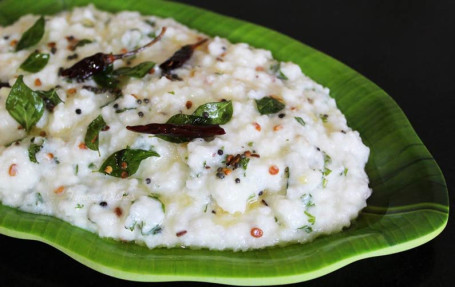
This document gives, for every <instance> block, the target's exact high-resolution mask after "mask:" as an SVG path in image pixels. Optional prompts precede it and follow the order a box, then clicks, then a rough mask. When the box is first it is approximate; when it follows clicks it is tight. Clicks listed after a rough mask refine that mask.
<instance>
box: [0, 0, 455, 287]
mask: <svg viewBox="0 0 455 287" xmlns="http://www.w3.org/2000/svg"><path fill="white" fill-rule="evenodd" d="M179 2H184V3H189V4H193V5H195V6H199V7H202V8H207V9H209V10H212V11H215V12H219V13H221V14H224V15H228V16H232V17H236V18H239V19H242V20H247V21H250V22H253V23H256V24H259V25H262V26H265V27H268V28H271V29H274V30H277V31H279V32H281V33H284V34H286V35H289V36H291V37H293V38H295V39H297V40H300V41H301V42H303V43H305V44H308V45H310V46H312V47H314V48H316V49H318V50H321V51H323V52H325V53H327V54H329V55H331V56H332V57H334V58H336V59H338V60H340V61H342V62H344V63H345V64H347V65H348V66H350V67H352V68H354V69H355V70H357V71H358V72H360V73H361V74H363V75H365V76H366V77H367V78H369V79H371V80H372V81H373V82H375V83H376V84H378V85H379V86H380V87H381V88H383V89H384V90H385V91H386V92H387V93H388V94H389V95H390V96H391V97H392V98H393V99H395V101H396V102H397V103H398V104H399V106H400V107H401V108H402V109H403V111H404V112H405V113H406V115H407V116H408V118H409V120H410V122H411V124H412V125H413V127H414V128H415V130H416V131H417V134H418V135H419V136H420V138H421V139H422V141H423V142H424V144H425V145H426V146H427V148H428V149H429V151H430V152H431V153H432V155H433V156H434V157H435V159H436V161H437V162H438V164H439V166H440V167H441V169H442V171H443V173H444V175H445V178H446V181H447V185H448V186H449V188H451V187H452V186H453V184H454V175H455V173H454V167H453V165H452V164H451V163H450V162H449V161H450V160H452V161H453V160H454V152H453V149H452V145H451V141H450V139H451V138H452V136H453V132H452V126H453V124H454V123H455V121H454V118H455V117H454V115H453V113H452V111H453V110H454V108H455V105H454V103H455V100H454V97H455V88H454V82H455V80H454V78H455V72H454V70H453V67H455V57H454V52H455V45H454V41H453V39H454V37H455V16H454V15H453V14H454V12H453V11H454V9H455V5H454V4H455V3H454V2H455V1H411V0H409V1H404V0H397V1H393V0H389V1H379V0H374V1H373V0H368V1H361V0H358V1H342V0H339V1H316V0H312V1H285V0H281V1H259V0H255V1H252V0H244V1H238V0H236V1H232V0H231V1H209V0H206V1H202V0H201V1H198V0H185V1H179ZM450 195H451V196H452V197H453V196H454V194H453V193H451V194H450ZM451 208H453V204H451ZM452 221H453V216H451V218H450V219H449V224H448V226H447V227H446V229H445V230H444V231H443V233H442V234H441V235H439V236H438V237H437V238H436V239H434V240H432V241H430V242H429V243H427V244H424V245H422V246H420V247H417V248H414V249H412V250H409V251H405V252H401V253H398V254H394V255H387V256H382V257H376V258H370V259H365V260H361V261H358V262H355V263H352V264H350V265H348V266H346V267H344V268H342V269H340V270H337V271H335V272H333V273H331V274H329V275H326V276H323V277H321V278H318V279H314V280H311V281H308V282H305V283H300V284H295V285H299V286H455V282H452V280H451V279H452V278H454V279H455V277H454V276H455V266H454V264H453V263H452V262H453V257H454V256H455V252H454V251H455V228H454V224H453V222H452ZM454 281H455V280H454ZM0 285H1V286H14V285H17V286H19V285H20V286H112V287H113V286H140V285H141V286H145V285H155V286H158V285H159V286H163V285H164V286H171V285H173V286H175V285H177V284H176V283H172V282H171V283H155V284H152V283H135V282H128V281H123V280H119V279H115V278H111V277H108V276H106V275H103V274H100V273H98V272H96V271H93V270H91V269H89V268H87V267H85V266H83V265H81V264H79V263H77V262H76V261H74V260H73V259H71V258H69V257H67V256H66V255H64V254H62V253H60V252H59V251H57V250H55V249H54V248H52V247H49V246H47V245H45V244H43V243H39V242H33V241H25V240H19V239H14V238H9V237H6V236H0ZM179 285H181V284H179ZM185 285H192V286H209V285H210V284H205V283H185Z"/></svg>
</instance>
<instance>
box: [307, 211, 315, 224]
mask: <svg viewBox="0 0 455 287" xmlns="http://www.w3.org/2000/svg"><path fill="white" fill-rule="evenodd" d="M305 215H306V216H307V217H308V222H309V223H311V225H314V223H315V222H316V217H315V216H314V215H312V214H311V213H309V212H308V211H305Z"/></svg>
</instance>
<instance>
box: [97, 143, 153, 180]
mask: <svg viewBox="0 0 455 287" xmlns="http://www.w3.org/2000/svg"><path fill="white" fill-rule="evenodd" d="M151 156H160V155H159V154H158V153H156V152H155V151H153V150H150V151H149V150H141V149H129V148H126V149H122V150H119V151H117V152H115V153H113V154H111V155H110V156H109V157H108V158H107V159H106V161H105V162H104V163H103V164H102V165H101V167H100V169H99V172H101V173H104V174H107V175H110V176H115V177H120V178H127V177H129V176H131V175H133V174H135V173H136V171H137V170H138V168H139V165H140V164H141V162H142V161H143V160H144V159H146V158H149V157H151Z"/></svg>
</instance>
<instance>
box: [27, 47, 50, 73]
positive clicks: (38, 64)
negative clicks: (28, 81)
mask: <svg viewBox="0 0 455 287" xmlns="http://www.w3.org/2000/svg"><path fill="white" fill-rule="evenodd" d="M47 62H49V54H44V53H39V52H37V51H35V52H33V53H31V54H30V56H28V58H27V59H25V61H24V62H23V63H22V64H21V66H20V68H21V69H22V70H24V71H27V72H30V73H36V72H39V71H41V70H42V69H43V68H44V67H45V66H46V65H47Z"/></svg>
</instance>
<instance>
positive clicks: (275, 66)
mask: <svg viewBox="0 0 455 287" xmlns="http://www.w3.org/2000/svg"><path fill="white" fill-rule="evenodd" d="M270 70H271V71H272V72H273V74H275V75H276V77H277V78H278V79H280V80H288V77H286V75H285V74H283V72H282V71H281V63H280V62H278V63H276V64H273V65H271V66H270Z"/></svg>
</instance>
